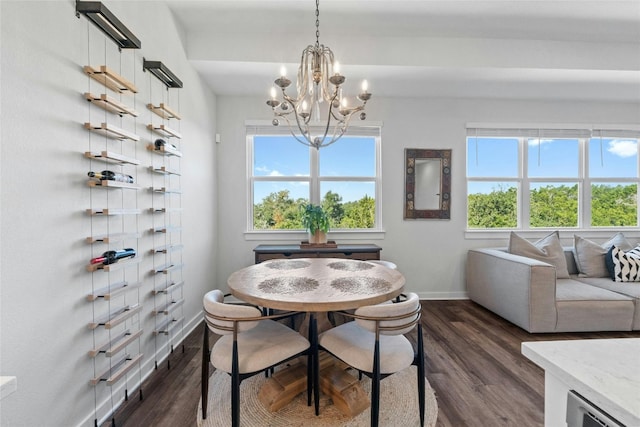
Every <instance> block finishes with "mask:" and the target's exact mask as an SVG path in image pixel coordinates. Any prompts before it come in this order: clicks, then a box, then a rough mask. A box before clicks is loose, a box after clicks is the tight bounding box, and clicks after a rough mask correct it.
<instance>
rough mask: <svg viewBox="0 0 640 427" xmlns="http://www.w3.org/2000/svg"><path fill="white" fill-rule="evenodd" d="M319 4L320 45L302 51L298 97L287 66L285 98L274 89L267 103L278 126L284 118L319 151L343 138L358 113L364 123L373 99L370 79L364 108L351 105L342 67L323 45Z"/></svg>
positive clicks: (280, 82)
mask: <svg viewBox="0 0 640 427" xmlns="http://www.w3.org/2000/svg"><path fill="white" fill-rule="evenodd" d="M319 1H320V0H316V44H315V45H309V46H307V47H306V49H304V50H303V51H302V57H301V59H300V66H299V67H298V81H297V82H296V89H297V95H296V96H295V97H292V96H290V95H288V94H287V92H286V89H287V88H288V87H289V85H291V80H289V79H288V78H287V77H286V70H285V69H284V67H283V68H282V70H281V72H280V77H279V78H277V79H276V80H275V85H276V86H277V87H279V88H280V89H281V90H282V99H281V100H278V99H276V95H277V91H276V87H275V86H274V87H271V99H269V100H268V101H267V105H269V106H270V107H271V109H272V110H273V114H274V118H273V121H272V124H273V125H274V126H278V125H279V124H280V118H282V119H284V120H285V121H286V122H287V124H288V126H289V129H290V131H291V135H293V137H294V138H295V139H296V140H297V141H298V142H300V143H302V144H304V145H306V146H310V147H315V148H316V149H319V148H321V147H326V146H328V145H331V144H333V143H334V142H336V141H337V140H338V139H340V137H342V135H344V133H345V132H346V130H347V127H348V126H349V121H350V120H351V118H352V117H353V115H354V114H356V113H360V120H364V119H366V118H367V114H366V113H365V112H364V107H365V105H366V104H367V101H368V100H369V99H371V94H370V93H369V92H367V89H368V86H367V81H366V80H364V81H363V82H362V92H361V93H360V94H359V95H358V96H357V99H358V100H359V101H361V103H360V105H357V106H353V107H351V106H349V102H348V101H347V97H346V96H344V95H343V93H342V87H341V85H342V84H343V83H344V81H345V80H346V79H345V77H344V76H343V75H341V74H340V66H339V64H338V62H337V61H334V59H333V52H332V51H331V49H330V48H329V47H327V46H324V45H322V44H320V20H319V16H320V12H319V10H318V7H319ZM294 119H295V122H294ZM318 129H319V130H318ZM312 130H314V131H313V132H312Z"/></svg>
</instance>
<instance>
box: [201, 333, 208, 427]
mask: <svg viewBox="0 0 640 427" xmlns="http://www.w3.org/2000/svg"><path fill="white" fill-rule="evenodd" d="M209 358H210V350H209V328H208V327H207V323H206V322H205V324H204V338H203V339H202V390H201V397H202V419H203V420H206V419H207V403H208V401H209Z"/></svg>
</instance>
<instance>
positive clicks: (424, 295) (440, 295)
mask: <svg viewBox="0 0 640 427" xmlns="http://www.w3.org/2000/svg"><path fill="white" fill-rule="evenodd" d="M417 294H418V297H419V298H420V299H433V300H438V299H469V295H468V294H467V293H466V292H417Z"/></svg>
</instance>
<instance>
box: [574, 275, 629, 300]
mask: <svg viewBox="0 0 640 427" xmlns="http://www.w3.org/2000/svg"><path fill="white" fill-rule="evenodd" d="M578 280H580V281H581V282H583V283H586V284H587V285H590V286H596V287H598V288H602V289H606V290H608V291H612V292H617V293H619V294H622V295H626V296H628V297H630V298H633V299H635V300H637V302H638V304H640V286H629V284H628V283H622V282H614V281H613V280H611V278H610V277H580V278H579V279H578Z"/></svg>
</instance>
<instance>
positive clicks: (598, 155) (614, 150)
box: [467, 137, 638, 193]
mask: <svg viewBox="0 0 640 427" xmlns="http://www.w3.org/2000/svg"><path fill="white" fill-rule="evenodd" d="M527 149H528V170H529V176H530V177H532V178H576V177H578V175H579V164H578V159H579V144H578V140H576V139H563V140H558V139H556V140H551V139H542V140H538V139H530V140H529V143H528V144H527ZM467 155H468V164H467V176H469V177H502V176H504V177H512V178H516V177H517V176H518V140H517V139H509V138H477V143H476V138H473V137H470V138H467ZM589 176H590V177H592V178H608V177H613V178H637V177H638V143H637V140H633V139H613V138H602V139H600V138H593V139H591V140H590V142H589ZM509 185H511V184H509ZM499 186H500V184H499V183H496V182H472V183H470V184H469V192H470V193H478V192H482V193H486V192H490V191H492V189H494V188H496V187H499Z"/></svg>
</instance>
